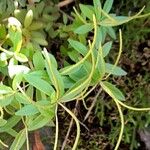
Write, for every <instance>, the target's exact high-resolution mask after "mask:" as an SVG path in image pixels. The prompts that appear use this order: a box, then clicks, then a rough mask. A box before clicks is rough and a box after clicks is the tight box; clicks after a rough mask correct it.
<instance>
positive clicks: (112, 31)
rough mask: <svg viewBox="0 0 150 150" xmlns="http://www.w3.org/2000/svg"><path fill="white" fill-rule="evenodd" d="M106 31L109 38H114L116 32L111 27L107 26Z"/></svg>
mask: <svg viewBox="0 0 150 150" xmlns="http://www.w3.org/2000/svg"><path fill="white" fill-rule="evenodd" d="M107 33H108V35H110V37H111V38H113V39H116V33H115V30H114V29H113V28H112V27H107Z"/></svg>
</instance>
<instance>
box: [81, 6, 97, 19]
mask: <svg viewBox="0 0 150 150" xmlns="http://www.w3.org/2000/svg"><path fill="white" fill-rule="evenodd" d="M79 7H80V9H81V12H82V13H83V15H84V16H85V17H87V18H89V19H90V20H93V14H94V12H93V10H92V9H91V8H90V7H89V6H88V5H83V4H79Z"/></svg>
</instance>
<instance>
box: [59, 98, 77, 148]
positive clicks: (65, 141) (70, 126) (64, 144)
mask: <svg viewBox="0 0 150 150" xmlns="http://www.w3.org/2000/svg"><path fill="white" fill-rule="evenodd" d="M78 104H79V101H78V100H77V101H76V104H75V108H74V112H73V113H74V114H75V115H77V107H78ZM73 120H74V119H73V118H72V119H71V121H70V124H69V128H68V131H67V134H66V136H65V140H64V141H63V144H62V147H61V150H64V148H65V146H66V143H67V140H68V137H69V135H70V131H71V128H72V126H73Z"/></svg>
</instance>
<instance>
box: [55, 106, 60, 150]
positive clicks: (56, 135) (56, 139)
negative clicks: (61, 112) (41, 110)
mask: <svg viewBox="0 0 150 150" xmlns="http://www.w3.org/2000/svg"><path fill="white" fill-rule="evenodd" d="M57 108H58V106H56V110H55V118H56V132H55V143H54V150H57V143H58V131H59V127H58V116H57Z"/></svg>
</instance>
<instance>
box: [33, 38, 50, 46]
mask: <svg viewBox="0 0 150 150" xmlns="http://www.w3.org/2000/svg"><path fill="white" fill-rule="evenodd" d="M32 41H34V42H36V43H38V44H39V45H42V46H47V45H48V42H47V41H46V40H45V39H44V38H38V37H35V38H32Z"/></svg>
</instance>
